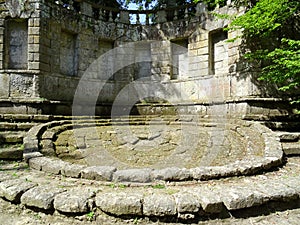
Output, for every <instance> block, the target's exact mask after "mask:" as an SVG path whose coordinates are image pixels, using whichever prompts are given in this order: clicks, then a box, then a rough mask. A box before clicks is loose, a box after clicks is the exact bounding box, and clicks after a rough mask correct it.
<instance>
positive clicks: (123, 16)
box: [120, 11, 130, 24]
mask: <svg viewBox="0 0 300 225" xmlns="http://www.w3.org/2000/svg"><path fill="white" fill-rule="evenodd" d="M120 22H121V23H125V24H130V19H129V12H127V11H121V12H120Z"/></svg>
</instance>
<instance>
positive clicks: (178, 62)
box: [171, 39, 189, 79]
mask: <svg viewBox="0 0 300 225" xmlns="http://www.w3.org/2000/svg"><path fill="white" fill-rule="evenodd" d="M171 44H172V45H171V51H172V74H171V79H178V78H179V77H182V76H184V75H186V74H187V72H188V71H187V65H188V55H187V53H188V44H189V41H188V39H179V40H172V41H171Z"/></svg>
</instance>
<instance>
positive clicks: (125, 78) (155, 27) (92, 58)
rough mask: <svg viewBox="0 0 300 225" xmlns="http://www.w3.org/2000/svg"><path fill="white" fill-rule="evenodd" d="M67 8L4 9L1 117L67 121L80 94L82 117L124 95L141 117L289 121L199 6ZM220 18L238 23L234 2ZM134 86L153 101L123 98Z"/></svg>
mask: <svg viewBox="0 0 300 225" xmlns="http://www.w3.org/2000/svg"><path fill="white" fill-rule="evenodd" d="M66 2H68V3H64V2H61V1H52V0H49V1H46V0H27V1H22V2H20V1H17V0H7V1H1V14H0V18H1V19H0V26H1V28H0V35H1V38H0V41H1V43H0V51H1V54H0V113H27V114H64V115H69V114H71V111H72V110H71V109H72V103H73V100H74V96H76V95H75V93H76V89H77V93H84V94H81V95H80V96H79V97H78V96H77V102H76V104H77V106H78V107H79V108H80V110H79V111H81V112H82V114H85V113H86V114H89V110H87V109H89V107H90V105H93V106H92V109H93V107H95V104H96V107H95V109H96V113H97V114H98V115H109V114H110V109H111V105H112V104H113V103H114V102H115V100H116V98H117V96H118V94H120V93H121V91H122V90H124V88H125V93H126V94H123V98H122V99H121V101H119V102H122V103H123V104H124V105H126V104H127V102H128V101H131V99H135V100H137V101H136V102H137V103H140V104H139V106H140V107H139V110H140V111H139V112H140V113H141V112H143V113H149V112H150V111H151V110H152V113H162V111H164V110H166V109H169V108H170V107H169V106H170V105H173V106H175V107H179V108H180V110H182V112H187V113H191V112H193V113H194V112H195V113H199V114H201V115H207V114H210V111H211V110H212V108H214V107H219V106H222V107H223V108H222V111H224V109H225V111H226V112H227V114H228V115H230V116H239V117H240V116H250V117H251V118H253V117H256V116H261V115H265V116H274V115H286V114H288V113H289V110H288V108H287V107H286V105H285V104H286V102H284V101H282V100H281V99H280V98H278V99H276V98H274V97H276V95H274V93H270V92H269V91H268V90H267V89H268V88H267V87H266V84H258V83H257V79H256V76H255V73H254V72H253V70H251V69H252V68H251V67H250V66H249V65H248V64H247V63H245V62H243V61H242V60H241V58H240V54H241V51H242V49H241V48H240V46H241V45H240V44H241V43H240V41H235V42H226V40H228V39H231V38H234V37H236V35H237V34H236V32H226V31H223V28H224V27H226V26H227V25H228V21H226V20H221V19H217V18H214V17H213V16H212V14H210V13H209V11H208V10H207V9H206V7H205V5H204V4H202V3H199V4H198V5H186V6H182V7H179V8H174V9H165V10H164V9H162V10H159V11H130V10H129V11H122V10H119V9H111V8H105V7H101V6H99V5H93V4H91V3H89V2H87V1H79V0H75V1H66ZM215 12H218V13H241V12H238V11H237V10H236V9H233V8H232V7H230V1H229V2H228V5H227V6H225V7H222V8H217V9H215ZM130 18H131V19H130ZM113 49H114V50H113ZM104 53H107V54H104ZM100 56H102V57H100ZM99 57H100V58H99ZM93 63H94V65H93ZM95 65H100V66H99V67H101V68H100V69H97V70H96V71H95ZM93 67H94V69H93ZM96 67H97V66H96ZM91 68H92V69H91ZM97 68H98V67H97ZM87 71H88V72H87ZM91 71H94V73H92V72H91ZM87 73H88V75H86V74H87ZM80 80H85V83H84V85H83V86H82V85H81V86H80V85H79V86H78V84H79V83H80ZM133 81H135V85H136V87H146V88H144V89H146V90H150V89H152V90H153V91H152V92H151V91H150V92H148V93H146V94H142V96H141V93H137V90H136V88H135V89H134V88H133V89H134V90H132V89H130V90H129V92H126V91H127V89H126V87H128V85H129V84H131V83H132V82H133ZM100 87H101V88H100ZM139 89H143V88H139ZM271 89H272V88H271ZM133 95H134V97H133ZM124 96H126V97H124ZM139 96H141V97H139ZM277 97H278V96H277ZM91 99H92V100H91ZM274 101H277V103H276V107H275V106H274V104H273V103H274ZM153 103H156V104H153ZM150 108H151V110H149V109H150ZM94 111H95V110H94Z"/></svg>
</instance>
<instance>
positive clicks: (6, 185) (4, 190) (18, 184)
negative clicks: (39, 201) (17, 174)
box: [0, 179, 36, 203]
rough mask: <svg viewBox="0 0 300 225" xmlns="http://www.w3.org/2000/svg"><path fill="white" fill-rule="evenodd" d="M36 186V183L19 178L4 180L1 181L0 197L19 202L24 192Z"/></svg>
mask: <svg viewBox="0 0 300 225" xmlns="http://www.w3.org/2000/svg"><path fill="white" fill-rule="evenodd" d="M35 186H36V184H34V183H30V182H28V181H25V180H19V179H18V180H8V181H3V182H1V183H0V197H3V198H5V199H7V200H8V201H11V202H15V203H19V202H20V198H21V196H22V194H23V193H24V192H26V191H27V190H29V189H31V188H33V187H35Z"/></svg>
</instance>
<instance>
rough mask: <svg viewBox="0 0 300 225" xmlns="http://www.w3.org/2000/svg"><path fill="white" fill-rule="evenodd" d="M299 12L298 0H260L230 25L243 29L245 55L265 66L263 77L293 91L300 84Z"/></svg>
mask: <svg viewBox="0 0 300 225" xmlns="http://www.w3.org/2000/svg"><path fill="white" fill-rule="evenodd" d="M299 12H300V2H299V1H298V0H260V1H259V2H258V3H257V4H256V5H254V6H253V7H251V8H250V9H249V10H248V11H247V12H246V13H245V14H244V15H242V16H239V17H237V18H236V19H234V20H233V22H232V23H231V25H230V26H229V28H228V29H231V30H236V29H242V30H243V36H242V37H243V38H244V40H246V47H247V48H248V49H249V52H248V53H247V54H245V58H246V59H248V60H249V61H256V62H260V64H261V65H262V70H261V76H260V78H259V79H260V80H266V81H269V82H273V83H275V84H276V85H277V86H278V87H279V90H281V91H289V93H292V92H293V91H295V90H297V89H299V87H300V28H299V25H300V24H299ZM297 102H299V100H297V99H296V100H295V101H294V103H297Z"/></svg>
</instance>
